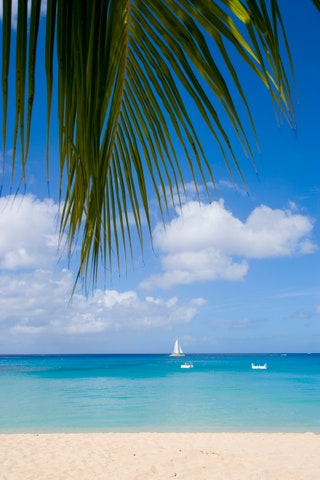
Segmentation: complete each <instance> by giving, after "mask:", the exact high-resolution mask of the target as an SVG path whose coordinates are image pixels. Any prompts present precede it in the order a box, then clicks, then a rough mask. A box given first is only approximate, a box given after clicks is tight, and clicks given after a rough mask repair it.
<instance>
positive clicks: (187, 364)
mask: <svg viewBox="0 0 320 480" xmlns="http://www.w3.org/2000/svg"><path fill="white" fill-rule="evenodd" d="M180 368H193V364H192V363H191V362H185V363H183V364H182V365H180Z"/></svg>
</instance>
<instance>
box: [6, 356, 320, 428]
mask: <svg viewBox="0 0 320 480" xmlns="http://www.w3.org/2000/svg"><path fill="white" fill-rule="evenodd" d="M186 360H188V361H192V362H193V366H194V368H193V369H189V370H185V369H181V368H180V365H181V363H183V362H184V361H186ZM251 362H255V363H264V362H267V363H268V369H267V370H252V369H251ZM0 405H1V409H0V432H1V433H5V432H24V433H26V432H80V431H81V432H86V431H90V432H103V431H113V432H121V431H125V432H135V431H156V432H162V431H176V432H187V431H189V432H192V431H214V432H219V431H230V432H231V431H264V432H268V431H269V432H274V431H283V432H305V431H312V432H316V433H320V355H318V354H311V355H294V354H288V355H188V356H187V357H185V359H178V358H172V357H168V356H167V355H48V356H0Z"/></svg>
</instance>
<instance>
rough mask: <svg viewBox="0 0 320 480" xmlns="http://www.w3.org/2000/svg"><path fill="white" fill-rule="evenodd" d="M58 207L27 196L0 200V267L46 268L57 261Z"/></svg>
mask: <svg viewBox="0 0 320 480" xmlns="http://www.w3.org/2000/svg"><path fill="white" fill-rule="evenodd" d="M57 214H58V206H57V205H56V204H54V203H53V201H52V200H45V201H43V202H41V201H40V200H37V199H35V198H34V197H32V196H30V195H25V196H22V195H18V196H16V197H15V196H9V197H3V198H0V232H1V235H0V268H2V269H5V270H23V269H34V268H42V267H47V266H48V265H50V264H52V262H53V261H55V262H56V261H57V258H58V232H57Z"/></svg>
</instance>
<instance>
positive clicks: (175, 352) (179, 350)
mask: <svg viewBox="0 0 320 480" xmlns="http://www.w3.org/2000/svg"><path fill="white" fill-rule="evenodd" d="M184 356H185V355H184V353H183V351H182V348H181V346H180V345H179V341H178V339H177V340H176V341H175V342H174V347H173V352H172V353H171V354H170V357H184Z"/></svg>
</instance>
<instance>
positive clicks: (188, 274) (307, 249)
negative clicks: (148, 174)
mask: <svg viewBox="0 0 320 480" xmlns="http://www.w3.org/2000/svg"><path fill="white" fill-rule="evenodd" d="M312 228H313V225H312V222H311V220H310V219H309V218H308V217H307V216H303V215H299V214H293V213H292V212H291V211H290V210H279V209H276V210H273V209H271V208H269V207H267V206H264V205H261V206H259V207H257V208H255V209H254V210H253V212H252V213H251V214H250V215H249V217H248V218H247V220H246V221H245V222H242V221H241V220H239V219H238V218H236V217H234V216H233V214H232V213H231V212H230V211H228V210H227V209H226V208H225V206H224V202H223V201H220V202H213V203H211V204H205V203H199V202H189V203H187V204H186V205H185V206H184V207H183V209H182V210H177V217H176V218H175V219H174V220H172V221H171V222H170V223H169V224H168V225H166V227H165V229H164V228H163V227H162V225H160V224H159V225H158V226H157V227H156V228H155V231H154V245H155V247H156V248H158V249H159V250H160V251H161V252H163V254H164V255H163V257H162V260H161V263H162V268H163V273H161V274H158V275H152V276H150V277H149V278H147V279H146V280H145V281H144V282H142V283H141V286H142V287H144V288H153V287H160V288H170V287H172V286H174V285H177V284H191V283H193V282H203V281H209V280H216V279H224V280H234V281H236V280H241V279H243V278H244V276H245V275H246V273H247V271H248V268H249V266H248V260H250V259H252V258H257V259H264V258H274V257H285V256H290V255H297V254H308V253H313V252H314V251H315V250H316V246H315V245H314V244H313V243H312V241H311V240H310V239H309V238H308V235H309V234H310V233H311V231H312Z"/></svg>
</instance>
